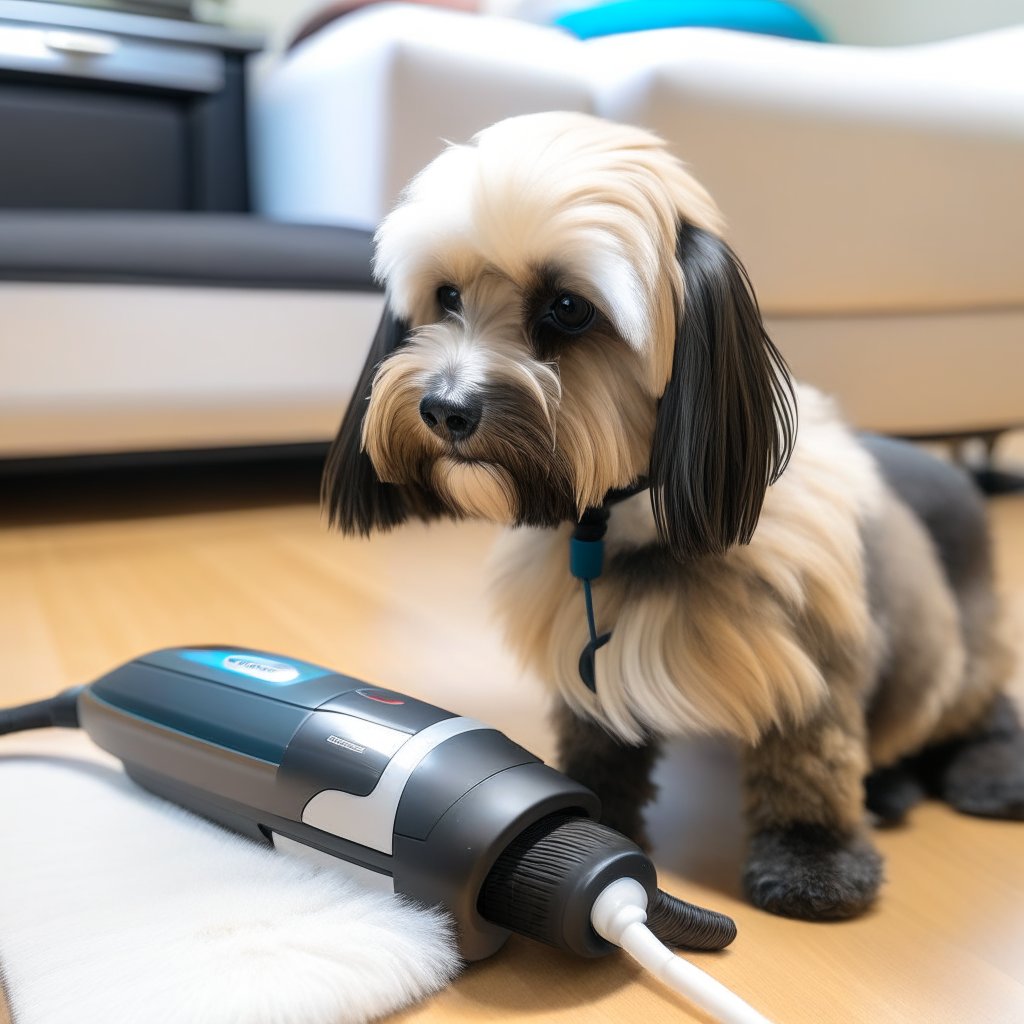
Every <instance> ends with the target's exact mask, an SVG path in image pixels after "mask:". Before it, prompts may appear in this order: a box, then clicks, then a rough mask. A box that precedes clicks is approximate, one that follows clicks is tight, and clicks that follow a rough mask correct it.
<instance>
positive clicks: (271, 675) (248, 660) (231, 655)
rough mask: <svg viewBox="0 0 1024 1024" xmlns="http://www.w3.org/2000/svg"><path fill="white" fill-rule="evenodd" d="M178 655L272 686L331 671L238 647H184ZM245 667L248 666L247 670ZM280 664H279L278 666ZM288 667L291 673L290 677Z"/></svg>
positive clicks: (317, 676) (304, 679) (319, 675)
mask: <svg viewBox="0 0 1024 1024" xmlns="http://www.w3.org/2000/svg"><path fill="white" fill-rule="evenodd" d="M181 657H182V658H185V659H187V660H188V661H194V662H195V663H196V664H198V665H207V666H209V667H210V668H216V669H220V670H221V671H222V672H230V673H231V674H232V675H236V676H238V675H242V676H247V677H248V678H250V679H259V680H261V681H262V682H265V683H269V684H271V685H274V686H290V685H291V684H293V683H304V682H307V681H308V680H310V679H319V678H320V677H321V676H326V675H330V674H331V673H330V672H329V671H328V670H327V669H325V668H321V667H320V666H319V665H311V664H309V662H305V661H296V660H295V659H294V658H282V657H281V656H280V655H279V654H273V655H270V654H264V653H263V652H262V651H246V650H241V649H239V648H227V649H220V650H218V649H217V648H206V647H200V648H197V649H188V648H184V649H182V651H181ZM260 665H263V666H266V669H265V671H262V672H261V671H260V669H259V666H260ZM246 666H250V667H249V668H248V669H247V667H246ZM278 666H280V667H278ZM285 669H289V670H291V671H292V672H294V675H291V677H290V678H287V677H288V675H289V673H288V672H287V671H285Z"/></svg>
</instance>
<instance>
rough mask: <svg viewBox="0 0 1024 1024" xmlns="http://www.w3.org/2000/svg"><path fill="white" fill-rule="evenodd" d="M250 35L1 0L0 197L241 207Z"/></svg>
mask: <svg viewBox="0 0 1024 1024" xmlns="http://www.w3.org/2000/svg"><path fill="white" fill-rule="evenodd" d="M260 46H261V41H260V40H259V39H258V38H257V37H254V36H252V35H248V34H242V33H237V32H232V31H229V30H227V29H223V28H218V27H215V26H209V25H200V24H196V23H193V22H187V21H179V20H174V19H164V18H153V17H144V16H138V15H128V14H120V13H116V12H112V11H103V10H96V9H92V8H84V7H66V6H62V5H55V4H44V3H38V2H23V0H0V140H3V141H2V143H0V208H7V209H26V208H34V209H108V210H109V209H121V210H164V211H171V210H180V211H209V212H245V211H248V210H249V209H250V204H249V168H248V152H247V139H246V80H245V62H246V59H247V58H248V56H249V55H250V54H252V53H254V52H256V51H257V50H258V49H259V48H260Z"/></svg>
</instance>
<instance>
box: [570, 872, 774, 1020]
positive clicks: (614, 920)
mask: <svg viewBox="0 0 1024 1024" xmlns="http://www.w3.org/2000/svg"><path fill="white" fill-rule="evenodd" d="M590 921H591V923H592V924H593V926H594V931H596V932H597V934H598V935H600V936H601V937H602V938H604V939H607V940H608V941H609V942H612V943H614V944H615V945H616V946H621V947H622V949H624V950H625V951H626V952H627V953H628V954H629V955H630V956H631V957H632V958H633V959H634V960H636V962H637V963H638V964H640V966H641V967H643V968H644V970H646V971H649V972H650V973H651V974H653V975H654V976H655V977H656V978H658V980H659V981H662V982H664V984H666V985H668V986H669V988H671V989H673V990H675V991H676V992H678V993H679V994H680V995H682V996H684V997H685V998H687V999H689V1000H690V1002H692V1003H694V1004H695V1005H697V1006H699V1007H700V1008H701V1009H702V1010H706V1011H707V1012H708V1013H710V1014H711V1015H712V1016H713V1017H714V1018H715V1020H717V1021H720V1022H721V1024H771V1022H770V1021H769V1020H768V1018H767V1017H764V1016H762V1015H761V1014H760V1013H758V1012H757V1010H755V1009H754V1008H753V1007H752V1006H751V1005H750V1004H749V1003H745V1002H744V1001H743V1000H742V999H740V997H739V996H738V995H736V993H735V992H731V991H730V990H729V989H727V988H726V987H725V986H724V985H723V984H722V983H721V982H718V981H715V979H714V978H712V977H711V975H709V974H705V973H704V972H703V971H702V970H701V969H700V968H699V967H697V966H695V965H694V964H692V963H690V962H689V960H684V959H683V958H682V957H680V956H677V955H676V954H675V953H673V952H672V950H670V949H669V948H668V947H667V946H663V945H662V944H661V943H660V942H659V941H658V940H657V939H656V938H655V937H654V935H653V934H652V933H651V931H650V929H648V927H647V925H646V924H645V922H646V921H647V893H646V892H645V891H644V887H643V886H642V885H641V884H640V883H639V882H638V881H636V879H634V878H619V879H616V881H614V882H612V883H611V885H609V886H608V887H607V888H606V889H605V890H604V892H602V893H601V895H600V896H598V898H597V899H596V900H595V902H594V906H593V909H592V910H591V912H590Z"/></svg>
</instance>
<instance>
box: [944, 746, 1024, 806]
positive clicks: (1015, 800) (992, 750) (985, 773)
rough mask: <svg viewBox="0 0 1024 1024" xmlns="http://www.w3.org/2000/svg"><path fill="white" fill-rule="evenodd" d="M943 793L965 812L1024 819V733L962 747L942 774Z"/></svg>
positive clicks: (950, 802) (949, 800)
mask: <svg viewBox="0 0 1024 1024" xmlns="http://www.w3.org/2000/svg"><path fill="white" fill-rule="evenodd" d="M940 795H941V796H942V798H943V800H945V801H946V802H947V803H949V804H950V805H951V806H952V807H955V808H956V809H957V810H958V811H963V813H964V814H977V815H980V816H982V817H985V818H1012V819H1015V820H1017V821H1024V735H1022V734H1020V733H1017V734H1016V735H1013V736H994V737H990V738H986V739H984V740H980V741H978V742H976V743H971V744H969V745H967V746H965V747H963V748H962V749H961V750H959V751H958V752H957V754H956V755H955V756H954V757H953V759H952V760H951V761H950V763H949V765H948V767H947V768H946V771H945V773H944V774H943V777H942V781H941V784H940Z"/></svg>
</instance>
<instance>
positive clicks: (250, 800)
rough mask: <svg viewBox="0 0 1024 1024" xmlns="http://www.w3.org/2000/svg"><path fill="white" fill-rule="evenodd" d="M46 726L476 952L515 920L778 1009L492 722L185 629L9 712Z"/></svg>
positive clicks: (574, 797)
mask: <svg viewBox="0 0 1024 1024" xmlns="http://www.w3.org/2000/svg"><path fill="white" fill-rule="evenodd" d="M47 726H66V727H72V728H73V727H79V726H80V727H81V728H83V729H84V730H85V731H86V732H87V733H88V734H89V736H90V737H91V738H92V740H93V741H94V742H95V743H96V744H97V745H98V746H100V747H102V748H103V749H104V750H106V751H108V752H109V753H111V754H113V755H115V756H116V757H118V758H120V760H121V761H122V762H123V763H124V767H125V771H126V772H127V773H128V775H129V776H130V777H131V778H132V779H134V780H135V782H137V783H138V784H139V785H141V786H143V787H144V788H145V789H148V790H150V791H151V792H153V793H155V794H157V795H159V796H161V797H164V798H166V799H168V800H171V801H173V802H174V803H176V804H180V805H181V806H183V807H186V808H188V809H189V810H190V811H193V812H195V813H196V814H199V815H202V816H203V817H204V818H208V819H210V820H211V821H214V822H217V823H218V824H220V825H223V826H226V827H227V828H229V829H232V830H234V831H236V832H240V833H242V834H244V835H246V836H249V837H251V838H252V839H255V840H257V841H259V842H262V843H272V844H273V845H274V846H275V847H279V848H284V849H287V850H289V851H293V852H302V853H304V854H307V855H311V856H313V857H321V858H327V859H329V860H330V861H331V863H332V864H334V865H336V866H337V867H339V868H342V869H344V870H345V871H346V872H347V873H349V874H351V875H353V876H354V877H357V878H358V879H359V880H360V881H362V882H364V883H366V884H368V885H371V886H373V887H375V888H379V889H386V890H389V891H394V892H396V893H402V894H404V895H406V896H409V897H412V898H413V899H415V900H417V901H419V902H421V903H423V904H425V905H431V906H432V905H438V904H440V905H442V906H444V907H445V908H447V910H448V911H449V912H450V913H451V914H452V916H453V917H454V919H455V923H456V926H457V933H458V941H459V945H460V952H461V953H462V955H463V956H464V957H465V958H466V959H467V960H479V959H482V958H484V957H488V956H490V955H491V954H493V953H495V952H496V951H497V950H498V949H500V948H501V946H502V945H503V944H504V942H505V940H506V939H507V938H508V936H509V933H510V932H517V933H518V934H520V935H526V936H529V937H530V938H533V939H538V940H540V941H542V942H546V943H549V944H551V945H553V946H557V947H560V948H562V949H568V950H571V951H572V952H574V953H578V954H580V955H583V956H589V957H594V956H602V955H604V954H606V953H609V952H611V951H612V950H613V949H614V948H615V947H616V946H621V947H622V948H624V949H626V951H627V952H629V953H630V954H631V955H632V956H633V957H634V958H636V959H637V960H639V961H640V962H641V963H642V964H643V965H644V966H645V967H647V968H648V969H650V970H652V971H653V972H654V973H655V974H657V975H658V976H659V977H660V978H661V979H662V980H663V981H666V982H667V983H668V984H669V985H671V986H672V987H673V988H675V989H677V990H678V991H680V992H682V993H683V994H684V995H687V996H688V997H689V998H690V999H692V1000H694V1001H695V1002H698V1003H699V1004H700V1005H702V1006H703V1007H705V1008H706V1009H708V1010H710V1011H711V1012H712V1013H714V1014H715V1015H716V1016H718V1017H719V1018H720V1019H722V1020H726V1021H747V1022H752V1021H762V1022H763V1021H764V1018H763V1017H761V1016H760V1015H759V1014H757V1013H755V1012H754V1011H753V1010H752V1009H751V1008H750V1007H749V1006H747V1004H746V1003H743V1002H742V1001H741V1000H740V999H739V998H738V997H737V996H735V995H734V994H733V993H731V992H730V991H729V990H728V989H725V988H724V987H723V986H721V985H720V984H719V983H718V982H716V981H714V979H712V978H710V977H709V976H708V975H706V974H704V973H703V972H702V971H699V970H698V969H697V968H696V967H694V966H693V965H692V964H690V963H688V962H687V961H685V960H683V959H681V958H680V957H677V956H675V955H673V954H672V953H671V952H669V950H667V949H666V948H665V946H664V945H662V943H663V942H664V943H667V944H668V945H670V946H673V947H681V948H688V949H699V950H714V949H721V948H723V947H724V946H727V945H728V944H729V943H730V942H731V941H732V940H733V938H734V937H735V934H736V928H735V925H734V924H733V922H732V920H730V919H729V918H728V917H725V916H724V915H722V914H718V913H715V912H713V911H709V910H704V909H701V908H699V907H696V906H693V905H692V904H689V903H685V902H683V901H682V900H678V899H676V898H675V897H673V896H670V895H668V894H667V893H664V892H662V891H661V890H660V889H658V886H657V879H656V875H655V869H654V865H653V864H652V863H651V861H650V860H649V859H648V858H647V856H646V855H645V854H644V853H643V851H641V850H640V848H639V847H637V846H636V845H635V844H634V843H632V842H630V841H629V840H628V839H626V838H625V837H623V836H622V835H620V834H619V833H617V832H615V831H613V830H612V829H610V828H607V827H605V826H603V825H601V824H599V823H598V821H597V818H598V816H599V814H600V805H599V802H598V799H597V797H596V796H595V795H594V794H593V793H592V792H591V791H590V790H588V789H586V788H585V787H583V786H581V785H579V784H578V783H576V782H573V781H572V780H571V779H569V778H567V777H566V776H564V775H562V774H561V773H559V772H557V771H555V770H554V769H553V768H550V767H548V766H547V765H545V764H544V763H543V762H541V761H540V760H538V759H537V758H536V757H534V756H533V755H532V754H530V753H529V752H528V751H526V750H524V749H523V748H522V747H520V746H518V745H517V744H516V743H513V742H512V741H511V740H510V739H508V738H507V737H506V736H504V735H503V734H502V733H501V732H499V731H498V730H496V729H492V728H490V727H489V726H487V725H485V724H483V723H481V722H478V721H474V720H473V719H470V718H463V717H460V716H458V715H455V714H452V713H451V712H450V711H444V710H442V709H441V708H438V707H434V706H432V705H430V704H426V703H424V702H423V701H419V700H415V699H413V698H411V697H406V696H404V695H402V694H400V693H395V692H393V691H391V690H386V689H380V688H378V687H373V686H368V685H367V684H365V683H363V682H361V681H359V680H358V679H353V678H351V677H349V676H346V675H343V674H341V673H338V672H333V671H331V670H330V669H326V668H321V667H319V666H317V665H312V664H308V663H306V662H302V661H296V660H295V659H293V658H285V657H281V656H279V655H276V654H267V653H265V652H262V651H250V650H241V649H237V648H228V647H189V648H171V649H167V650H161V651H156V652H154V653H152V654H147V655H144V656H143V657H140V658H136V659H135V660H134V661H131V662H128V663H127V664H126V665H122V666H121V667H120V668H117V669H115V670H114V671H113V672H110V673H109V674H107V675H105V676H103V677H102V678H100V679H98V680H96V681H95V682H93V683H91V684H89V685H87V686H81V687H76V688H73V689H70V690H66V691H65V692H63V693H61V694H59V695H58V696H56V697H54V698H52V699H50V700H46V701H41V702H38V703H35V704H29V705H25V706H23V707H20V708H13V709H11V710H8V711H0V734H3V733H9V732H17V731H20V730H24V729H34V728H44V727H47ZM659 940H660V941H659Z"/></svg>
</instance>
